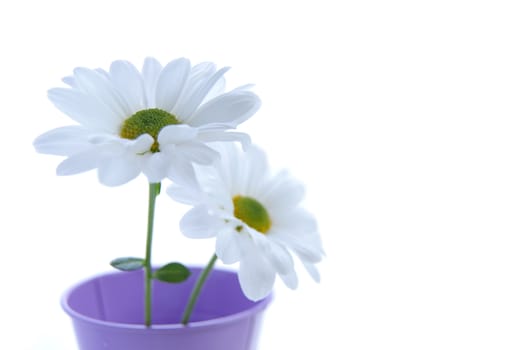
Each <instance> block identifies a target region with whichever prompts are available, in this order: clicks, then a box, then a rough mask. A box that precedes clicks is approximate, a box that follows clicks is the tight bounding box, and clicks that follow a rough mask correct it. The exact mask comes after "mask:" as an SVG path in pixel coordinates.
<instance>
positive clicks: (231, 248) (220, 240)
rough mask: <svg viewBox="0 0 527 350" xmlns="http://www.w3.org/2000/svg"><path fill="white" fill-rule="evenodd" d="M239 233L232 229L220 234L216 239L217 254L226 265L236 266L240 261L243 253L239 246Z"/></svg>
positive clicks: (224, 230) (222, 231)
mask: <svg viewBox="0 0 527 350" xmlns="http://www.w3.org/2000/svg"><path fill="white" fill-rule="evenodd" d="M237 235H239V233H238V232H236V231H235V230H233V229H231V228H227V229H223V230H220V232H218V234H217V237H216V254H217V255H218V257H219V258H220V259H221V261H223V262H224V263H225V264H234V263H235V262H238V261H240V258H241V251H240V246H239V244H238V238H239V237H236V236H237Z"/></svg>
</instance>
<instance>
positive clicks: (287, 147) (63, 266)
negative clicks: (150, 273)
mask: <svg viewBox="0 0 527 350" xmlns="http://www.w3.org/2000/svg"><path fill="white" fill-rule="evenodd" d="M523 4H524V2H522V1H516V2H515V1H506V0H500V1H485V0H479V1H466V0H458V1H448V0H443V1H375V0H373V1H342V2H338V1H276V2H272V1H260V2H253V1H237V2H236V1H208V2H204V1H188V2H183V1H142V2H137V1H130V0H128V1H93V0H92V1H85V2H80V1H62V2H61V1H54V0H47V1H17V2H15V1H12V2H8V1H6V2H2V4H1V5H0V39H1V40H0V45H1V52H2V53H1V55H0V62H1V64H0V89H1V90H0V92H1V93H0V111H1V112H0V114H1V116H0V126H1V128H0V142H1V154H2V171H1V173H0V174H1V175H0V176H1V181H0V186H1V187H0V201H1V203H2V204H3V206H2V209H1V212H2V214H1V216H0V218H1V223H2V230H1V237H0V242H1V243H0V247H1V248H0V251H1V254H0V259H1V269H2V273H1V274H0V276H1V277H0V286H1V289H0V334H1V336H0V343H3V344H1V345H0V348H2V349H37V350H42V349H56V350H63V349H74V347H75V346H74V339H73V331H72V329H71V327H70V323H69V319H68V318H67V316H66V315H65V314H64V313H63V312H62V310H61V309H60V307H59V303H58V301H59V298H60V295H61V294H62V292H63V291H64V290H65V289H66V288H67V287H69V286H70V285H71V284H72V283H74V282H76V281H78V280H79V279H83V278H85V277H87V276H90V275H92V274H94V273H97V272H101V271H106V270H108V261H110V260H111V259H113V258H115V257H117V256H123V255H141V254H142V253H143V244H144V242H143V241H144V228H145V225H146V224H145V220H146V204H147V203H146V200H147V184H146V180H145V179H144V177H141V178H138V179H136V180H134V181H133V182H131V183H129V184H127V185H125V186H121V187H118V188H107V187H104V186H102V185H100V184H99V183H98V182H97V180H96V176H95V174H94V173H87V174H83V175H78V176H74V177H57V176H56V175H55V167H56V165H57V164H58V163H59V161H60V159H59V158H58V157H52V156H45V155H39V154H36V152H35V151H34V149H33V147H32V141H33V139H34V138H35V137H36V136H38V135H39V134H41V133H43V132H45V131H47V130H49V129H52V128H55V127H58V126H63V125H68V124H71V122H70V120H69V119H68V118H67V117H66V116H64V115H62V114H61V113H60V112H59V111H58V110H56V109H55V108H54V107H53V106H52V104H51V103H50V102H49V101H48V100H47V97H46V91H47V90H48V89H49V88H51V87H55V86H60V85H61V82H60V79H61V78H62V77H63V76H66V75H69V74H70V73H71V71H72V69H73V68H74V67H77V66H86V67H90V68H96V67H102V68H105V69H107V68H108V67H109V64H110V63H111V61H113V60H115V59H128V60H130V61H132V62H133V63H135V64H137V65H140V64H141V63H142V60H143V59H144V57H146V56H154V57H157V58H158V59H159V60H161V61H162V62H163V63H167V62H168V61H169V60H171V59H173V58H177V57H180V56H185V57H188V58H190V59H191V60H192V62H193V63H197V62H200V61H205V60H210V61H214V62H216V63H217V64H218V65H219V66H226V65H228V66H231V67H232V69H231V71H229V73H228V74H227V76H226V77H227V83H228V86H229V87H231V88H232V87H235V86H237V85H240V84H245V83H249V82H250V83H254V84H256V87H255V91H256V92H257V93H258V94H259V96H261V98H262V100H263V106H262V108H261V110H260V111H259V112H258V114H257V115H256V116H255V117H253V118H252V119H251V120H250V121H248V122H247V123H245V124H244V125H243V126H242V128H241V129H242V130H243V131H246V132H248V133H250V134H251V135H252V137H253V140H254V142H255V143H257V144H259V145H260V146H261V147H263V148H265V149H266V150H267V152H268V155H269V158H270V160H271V162H272V163H273V164H274V165H275V166H276V167H277V168H281V167H287V168H289V169H290V170H291V172H292V173H293V174H295V175H296V177H298V178H300V179H302V181H303V182H304V183H305V184H306V186H307V189H308V193H307V198H306V202H305V204H306V206H307V207H308V208H309V209H310V210H311V211H312V212H313V213H315V215H316V216H317V218H318V221H319V224H320V231H321V234H322V237H323V241H324V245H325V250H326V253H327V258H326V259H325V260H324V262H323V263H322V264H321V265H320V269H321V272H322V283H321V284H320V285H317V284H316V283H314V282H312V281H311V280H310V279H309V278H308V276H307V274H305V273H304V272H302V273H301V275H300V277H301V281H300V288H299V289H298V290H297V291H294V292H293V291H289V290H288V289H286V288H284V287H283V286H282V285H281V283H280V282H279V283H277V285H276V300H275V302H274V303H273V305H272V307H271V308H270V309H269V311H268V313H267V315H266V319H265V324H264V329H263V333H262V339H261V349H262V350H271V349H329V348H331V349H360V350H366V349H405V350H408V349H511V350H512V349H525V348H527V333H526V328H527V280H526V275H527V271H526V268H527V238H526V233H527V223H526V212H527V185H526V183H527V166H526V162H527V157H526V154H527V137H526V132H527V123H526V116H527V103H526V102H527V47H526V45H527V24H526V23H527V21H526V18H527V9H526V7H524V6H523ZM183 212H184V208H183V207H181V206H178V205H176V204H175V203H174V202H173V201H171V200H169V199H167V198H166V197H162V198H161V199H160V200H159V205H158V215H157V218H156V220H157V221H156V228H157V231H156V236H155V242H156V245H155V258H154V260H155V261H156V262H158V263H162V262H165V261H167V260H172V259H179V260H181V261H185V262H188V263H199V264H203V263H205V261H206V260H207V259H208V257H209V256H210V254H211V253H212V247H213V246H212V242H204V241H190V240H188V239H185V238H183V237H182V236H181V235H180V234H179V232H178V229H177V227H178V220H179V217H180V216H181V214H182V213H183ZM7 344H11V345H7ZM13 344H16V345H13ZM329 344H333V345H329Z"/></svg>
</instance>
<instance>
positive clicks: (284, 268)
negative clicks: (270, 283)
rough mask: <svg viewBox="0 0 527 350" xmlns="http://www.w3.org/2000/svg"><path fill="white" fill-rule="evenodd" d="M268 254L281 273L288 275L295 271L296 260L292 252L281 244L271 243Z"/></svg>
mask: <svg viewBox="0 0 527 350" xmlns="http://www.w3.org/2000/svg"><path fill="white" fill-rule="evenodd" d="M269 246H270V249H269V250H270V251H269V252H267V256H268V258H269V260H270V261H271V264H273V266H274V268H275V269H276V271H277V272H278V273H279V274H282V275H287V274H289V273H291V271H294V262H293V257H292V256H291V254H290V253H289V252H288V251H287V249H285V248H284V247H283V246H282V245H281V244H279V243H274V242H273V244H270V245H269Z"/></svg>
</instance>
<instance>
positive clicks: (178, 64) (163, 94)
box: [156, 58, 190, 111]
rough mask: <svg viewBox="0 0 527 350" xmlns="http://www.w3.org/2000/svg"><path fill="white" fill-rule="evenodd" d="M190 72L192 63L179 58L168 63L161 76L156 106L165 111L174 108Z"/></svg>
mask: <svg viewBox="0 0 527 350" xmlns="http://www.w3.org/2000/svg"><path fill="white" fill-rule="evenodd" d="M189 72H190V62H189V60H188V59H186V58H179V59H177V60H174V61H172V62H170V63H168V64H167V65H166V66H165V68H163V70H162V71H161V73H160V75H159V80H158V81H157V88H156V106H157V107H158V108H161V109H163V110H165V111H171V110H172V108H174V105H175V104H176V102H177V100H178V98H179V96H180V94H181V92H182V91H183V87H184V86H185V83H186V81H187V77H188V74H189Z"/></svg>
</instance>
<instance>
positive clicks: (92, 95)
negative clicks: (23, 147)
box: [34, 58, 260, 186]
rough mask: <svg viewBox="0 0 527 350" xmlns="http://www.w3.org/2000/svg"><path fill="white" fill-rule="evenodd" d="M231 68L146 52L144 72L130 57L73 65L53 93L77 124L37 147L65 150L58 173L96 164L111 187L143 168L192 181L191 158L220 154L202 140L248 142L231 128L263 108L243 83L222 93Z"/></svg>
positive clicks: (153, 177)
mask: <svg viewBox="0 0 527 350" xmlns="http://www.w3.org/2000/svg"><path fill="white" fill-rule="evenodd" d="M227 70H228V68H222V69H219V70H216V67H215V65H214V64H213V63H210V62H204V63H200V64H197V65H195V66H191V64H190V62H189V60H188V59H186V58H179V59H176V60H173V61H171V62H170V63H168V64H167V65H166V66H164V67H163V66H162V65H161V64H160V63H159V62H158V61H157V60H155V59H153V58H147V59H145V62H144V65H143V69H142V71H141V72H139V71H138V70H137V68H136V67H134V66H133V65H132V64H131V63H130V62H127V61H115V62H113V63H112V64H111V66H110V69H109V71H108V72H106V71H104V70H102V69H96V70H92V69H87V68H76V69H75V70H74V71H73V76H71V77H67V78H64V82H65V83H66V84H68V85H69V87H68V88H54V89H51V90H50V91H49V93H48V96H49V98H50V100H51V101H52V102H53V103H54V104H55V106H56V107H57V108H58V109H60V110H61V111H62V112H63V113H65V114H66V115H68V116H69V117H70V118H71V119H73V120H74V121H75V122H77V123H78V125H72V126H66V127H61V128H57V129H54V130H51V131H49V132H47V133H45V134H43V135H41V136H39V137H38V138H37V139H36V140H35V142H34V145H35V148H36V149H37V151H39V152H42V153H48V154H55V155H60V156H66V157H67V158H66V159H65V160H64V161H63V162H62V163H60V164H59V166H58V168H57V174H59V175H72V174H77V173H81V172H85V171H88V170H91V169H97V172H98V176H99V180H100V182H101V183H103V184H105V185H108V186H116V185H121V184H124V183H126V182H128V181H130V180H132V179H134V178H135V177H137V176H138V175H139V174H140V173H144V174H145V175H146V176H147V178H148V180H149V182H150V183H155V182H160V181H161V180H162V179H163V178H165V177H168V178H170V179H172V180H173V181H176V182H180V183H185V184H187V185H189V184H192V183H193V182H194V181H195V180H194V170H193V167H192V162H195V163H199V164H210V163H211V162H212V161H213V160H214V159H215V158H216V157H217V153H216V152H215V151H214V150H213V149H211V148H210V147H208V146H206V145H205V143H207V142H211V141H240V142H243V143H244V144H245V143H247V142H248V141H249V136H248V135H246V134H243V133H239V132H233V131H230V130H232V129H235V128H236V127H237V126H238V125H239V124H240V123H242V122H243V121H245V120H247V119H248V118H249V117H251V116H252V115H253V114H254V113H255V112H256V111H257V110H258V108H259V107H260V99H259V98H258V97H257V96H256V95H255V94H254V93H252V92H250V91H247V88H246V86H243V87H240V88H237V89H234V90H232V91H229V92H226V93H223V91H224V87H225V81H224V78H223V75H224V73H225V72H226V71H227Z"/></svg>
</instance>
